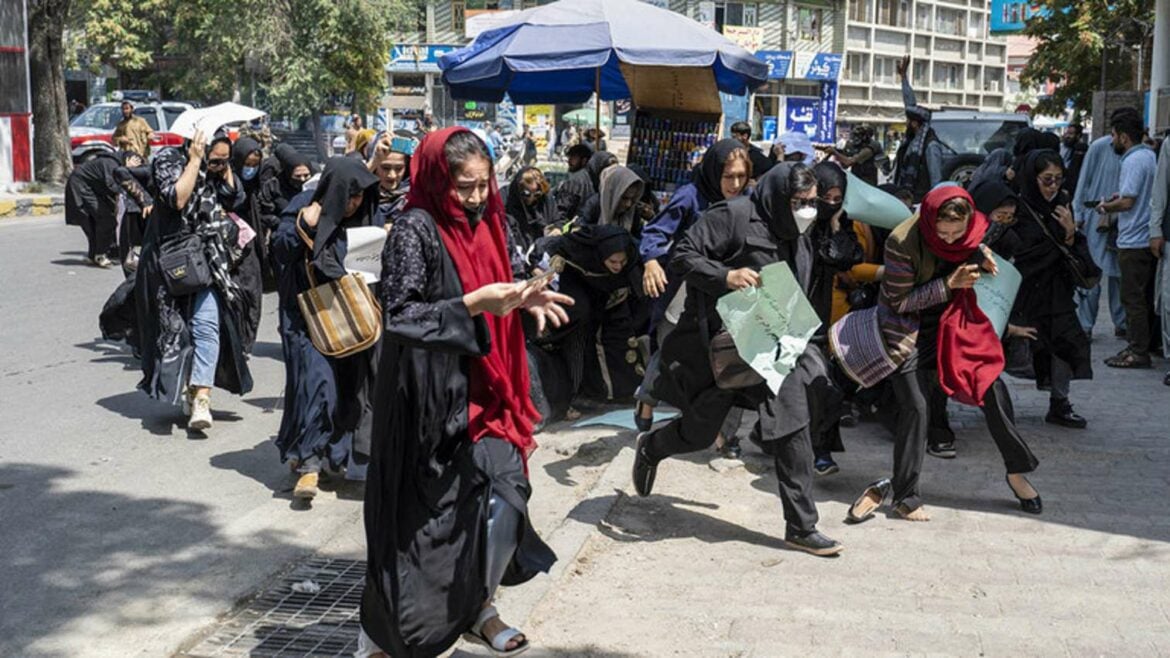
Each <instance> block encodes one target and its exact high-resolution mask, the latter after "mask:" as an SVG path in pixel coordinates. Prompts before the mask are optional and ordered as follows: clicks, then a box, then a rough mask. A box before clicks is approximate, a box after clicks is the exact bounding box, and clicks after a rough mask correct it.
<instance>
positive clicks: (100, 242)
mask: <svg viewBox="0 0 1170 658" xmlns="http://www.w3.org/2000/svg"><path fill="white" fill-rule="evenodd" d="M81 230H82V231H84V232H85V240H86V242H87V243H88V248H87V249H86V256H88V257H89V258H90V260H92V259H94V258H97V257H98V256H108V257H110V258H111V259H113V258H117V257H118V220H117V218H116V217H114V213H113V212H112V211H110V212H106V207H105V206H102V212H99V213H98V214H97V216H96V217H89V218H87V221H83V222H82V223H81Z"/></svg>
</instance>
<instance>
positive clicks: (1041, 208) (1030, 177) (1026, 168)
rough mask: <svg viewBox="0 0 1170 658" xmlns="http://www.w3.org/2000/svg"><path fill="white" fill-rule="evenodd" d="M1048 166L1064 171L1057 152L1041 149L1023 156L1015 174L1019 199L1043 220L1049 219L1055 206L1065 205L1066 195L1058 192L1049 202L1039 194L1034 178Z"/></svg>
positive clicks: (1062, 162) (1038, 187) (1038, 186)
mask: <svg viewBox="0 0 1170 658" xmlns="http://www.w3.org/2000/svg"><path fill="white" fill-rule="evenodd" d="M1049 165H1056V166H1058V167H1060V169H1061V171H1064V161H1063V160H1062V159H1061V157H1060V152H1059V151H1053V150H1049V149H1041V150H1038V151H1032V152H1031V153H1029V154H1027V155H1025V156H1024V164H1023V165H1022V166H1021V168H1020V170H1019V171H1018V172H1016V181H1017V183H1018V184H1019V189H1020V198H1021V199H1023V201H1024V203H1026V204H1028V207H1029V208H1031V209H1032V210H1033V211H1034V212H1035V213H1036V214H1037V215H1039V216H1040V217H1045V218H1046V217H1050V216H1051V215H1052V213H1053V211H1055V210H1056V207H1057V206H1059V205H1064V204H1065V203H1067V198H1066V197H1067V195H1066V194H1065V193H1064V192H1063V191H1058V192H1057V193H1056V196H1054V197H1053V198H1052V200H1051V201H1049V200H1048V199H1045V198H1044V195H1043V194H1041V193H1040V185H1039V184H1038V183H1037V182H1036V177H1037V176H1038V175H1039V174H1040V172H1041V171H1043V170H1045V169H1047V168H1048V166H1049Z"/></svg>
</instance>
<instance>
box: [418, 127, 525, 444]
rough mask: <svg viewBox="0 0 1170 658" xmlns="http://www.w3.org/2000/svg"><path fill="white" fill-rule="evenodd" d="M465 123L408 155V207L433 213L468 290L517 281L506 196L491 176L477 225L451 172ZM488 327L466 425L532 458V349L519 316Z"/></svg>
mask: <svg viewBox="0 0 1170 658" xmlns="http://www.w3.org/2000/svg"><path fill="white" fill-rule="evenodd" d="M460 132H469V131H468V130H467V129H466V128H459V127H453V128H446V129H444V130H440V131H437V132H434V133H431V134H429V135H427V136H426V137H425V138H423V140H422V143H421V144H419V147H418V148H417V149H416V150H415V152H414V155H413V157H411V160H410V194H409V196H408V197H407V207H408V208H421V209H423V210H425V211H427V213H429V214H430V216H431V217H433V218H434V220H435V225H436V226H437V227H438V229H439V235H440V236H441V237H442V239H443V244H444V245H445V246H446V247H447V253H448V254H449V255H450V256H451V262H453V263H454V264H455V270H456V271H457V272H458V273H459V280H460V281H461V282H462V284H463V290H464V291H466V292H471V291H473V290H476V289H478V288H481V287H483V286H485V285H488V284H491V283H500V282H510V281H512V266H511V263H510V259H509V258H508V247H507V240H506V237H505V234H504V231H505V228H504V203H503V200H502V199H501V198H500V191H499V189H498V188H497V187H496V179H495V176H494V171H493V172H492V173H493V175H491V176H489V182H488V186H489V188H488V199H487V208H486V210H485V212H484V214H483V218H482V219H481V220H480V221H479V223H478V224H476V226H475V228H472V226H471V224H470V223H469V222H468V221H467V217H466V215H465V214H464V212H463V204H462V203H460V202H459V200H458V198H456V197H455V195H454V184H453V182H452V180H451V171H450V169H449V168H448V166H447V156H446V154H445V153H444V151H443V147H444V146H446V145H447V140H449V139H450V138H451V137H452V136H453V135H455V134H456V133H460ZM484 319H485V320H486V321H487V325H488V330H489V332H490V334H491V351H490V352H489V353H488V354H487V356H484V357H473V358H472V359H471V372H470V377H469V390H468V396H467V397H468V419H467V432H468V434H469V435H470V437H471V440H472V441H479V440H480V439H482V438H484V437H489V436H493V437H498V438H501V439H504V440H506V441H508V442H509V443H511V444H513V445H515V446H516V448H517V449H518V450H519V451H520V454H521V455H522V456H523V457H524V459H525V463H527V458H528V455H529V454H531V453H532V451H533V450H535V449H536V441H534V440H533V438H532V427H533V424H534V423H535V422H536V421H537V420H538V419H539V418H540V415H539V414H538V413H537V411H536V408H535V407H534V406H533V404H532V398H530V397H529V395H528V384H529V379H528V356H527V352H526V351H525V348H524V330H523V328H522V327H521V325H520V318H519V317H517V316H516V314H514V313H511V314H508V315H507V316H505V317H497V316H494V315H491V314H490V313H485V314H484Z"/></svg>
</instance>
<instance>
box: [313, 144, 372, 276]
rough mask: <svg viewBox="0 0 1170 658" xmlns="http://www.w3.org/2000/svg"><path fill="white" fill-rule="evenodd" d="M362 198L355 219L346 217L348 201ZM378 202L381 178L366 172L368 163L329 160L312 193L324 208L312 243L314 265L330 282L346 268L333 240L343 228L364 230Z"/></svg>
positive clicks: (340, 159)
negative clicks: (356, 196)
mask: <svg viewBox="0 0 1170 658" xmlns="http://www.w3.org/2000/svg"><path fill="white" fill-rule="evenodd" d="M358 194H361V195H363V196H364V197H365V198H364V199H363V200H362V206H361V207H360V208H358V211H357V212H356V213H354V215H353V216H352V217H348V218H347V217H345V206H346V205H347V204H348V203H349V198H350V197H351V196H355V195H358ZM377 199H378V177H377V176H375V175H374V174H373V173H371V172H370V170H369V169H367V168H366V163H364V162H362V161H360V160H356V159H354V158H346V157H335V158H330V159H329V162H327V163H326V164H325V171H324V172H323V173H322V174H321V180H320V181H319V182H318V183H317V189H316V190H315V191H314V192H313V201H314V202H316V203H319V204H321V218H320V219H319V220H318V221H317V236H316V238H315V239H314V241H313V264H314V265H316V266H317V269H318V270H320V271H321V272H322V273H324V274H325V275H326V276H328V277H331V278H334V279H336V278H340V277H341V276H343V275H344V274H345V267H344V266H343V265H342V263H341V262H340V259H339V258H338V255H337V252H336V251H335V250H334V249H333V242H334V240H333V237H334V236H335V235H337V233H338V231H340V230H341V229H343V228H348V227H355V226H362V225H364V224H367V223H369V221H370V219H371V218H372V217H373V210H374V205H375V204H376V203H377Z"/></svg>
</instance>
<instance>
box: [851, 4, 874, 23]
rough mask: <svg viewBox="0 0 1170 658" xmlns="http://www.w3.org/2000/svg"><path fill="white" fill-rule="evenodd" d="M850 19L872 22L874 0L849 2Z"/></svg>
mask: <svg viewBox="0 0 1170 658" xmlns="http://www.w3.org/2000/svg"><path fill="white" fill-rule="evenodd" d="M849 20H851V21H858V22H860V23H872V22H873V0H852V1H851V2H850V3H849Z"/></svg>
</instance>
